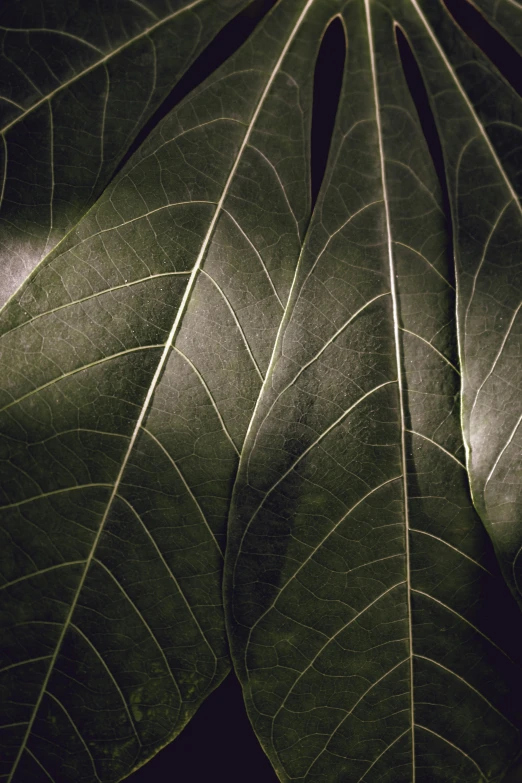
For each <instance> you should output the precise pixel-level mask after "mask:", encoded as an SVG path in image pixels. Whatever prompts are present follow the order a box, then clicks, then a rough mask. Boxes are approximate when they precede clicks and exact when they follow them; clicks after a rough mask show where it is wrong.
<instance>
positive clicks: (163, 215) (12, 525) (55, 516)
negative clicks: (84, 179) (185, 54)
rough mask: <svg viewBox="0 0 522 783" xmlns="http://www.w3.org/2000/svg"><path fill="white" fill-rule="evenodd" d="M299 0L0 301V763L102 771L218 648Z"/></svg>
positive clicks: (272, 276) (11, 775)
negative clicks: (2, 303) (228, 531)
mask: <svg viewBox="0 0 522 783" xmlns="http://www.w3.org/2000/svg"><path fill="white" fill-rule="evenodd" d="M301 12H302V8H301V3H300V2H297V1H296V2H293V3H292V2H291V3H288V2H287V3H284V4H282V6H281V9H280V10H279V11H278V13H277V14H276V15H274V16H273V17H272V18H271V19H269V21H268V22H267V26H266V27H265V28H261V29H260V31H259V32H258V34H257V36H256V37H254V38H253V39H252V41H251V42H249V43H248V44H247V46H246V47H245V48H243V49H242V50H241V52H240V53H239V54H238V55H237V56H236V57H234V58H233V59H231V60H230V61H229V62H228V63H227V64H226V65H225V67H224V68H222V69H221V70H220V71H219V72H218V73H217V74H216V75H215V77H214V78H212V79H211V80H210V81H209V82H207V83H206V84H205V85H204V86H203V87H202V88H201V89H199V90H198V91H197V92H196V93H195V94H193V95H192V96H191V98H190V99H189V100H188V101H186V102H185V103H184V104H182V105H181V106H180V108H179V109H178V110H177V111H176V112H175V113H174V114H173V115H171V116H170V117H169V118H168V119H167V120H166V121H165V122H163V123H162V124H161V125H160V127H159V128H158V130H157V132H156V133H155V134H154V135H153V137H151V138H150V140H149V141H148V143H147V144H146V145H145V146H144V147H143V149H142V150H141V152H140V154H139V155H138V156H137V158H136V159H133V161H132V164H131V165H130V166H128V167H127V169H126V170H125V171H124V172H122V175H121V176H120V177H119V178H118V179H117V181H115V183H114V185H113V186H112V187H110V188H109V190H108V191H107V192H106V193H105V194H104V196H103V197H102V199H101V200H100V201H99V203H98V204H97V205H96V206H95V207H94V208H93V209H92V210H91V211H90V213H89V215H88V216H87V217H86V218H85V219H84V220H83V221H82V222H80V223H79V225H78V226H77V227H76V228H75V229H74V230H72V231H71V232H70V233H69V234H68V236H67V238H66V239H65V240H63V241H62V243H61V244H60V246H59V247H58V248H57V249H56V250H55V251H54V252H53V253H51V254H50V256H49V257H48V258H47V259H46V261H45V262H44V263H42V264H41V265H40V266H39V267H38V269H37V270H36V272H35V273H34V274H33V275H32V277H31V279H30V280H29V281H28V283H27V284H26V285H25V286H23V287H22V288H21V289H20V291H19V292H18V293H17V294H16V295H15V296H14V297H13V298H12V299H11V300H10V302H9V303H8V305H7V306H6V307H5V308H4V312H3V317H2V333H3V336H2V358H3V363H4V364H3V370H2V372H3V377H4V380H5V383H4V384H3V387H4V388H3V402H2V424H1V426H2V431H3V433H4V439H3V449H4V451H3V459H4V467H5V473H4V476H5V478H4V482H3V487H2V491H3V503H2V506H3V508H2V520H3V522H2V528H1V536H2V542H1V546H0V552H1V555H0V558H1V572H2V581H3V585H2V588H1V589H2V593H3V595H2V599H3V600H2V603H3V631H2V640H3V644H2V655H3V661H4V663H3V667H2V674H1V677H2V691H3V699H2V705H3V714H4V719H3V721H2V724H3V729H2V748H3V749H2V754H1V765H2V766H1V772H0V774H2V775H3V777H4V778H5V779H7V780H8V781H24V783H26V782H27V781H33V780H34V781H40V780H41V779H42V775H43V774H47V775H49V776H50V777H52V778H54V779H55V780H58V781H61V780H75V781H80V780H85V781H91V780H103V781H105V780H116V779H119V778H120V777H121V776H122V775H124V774H126V773H128V772H129V771H130V770H131V769H132V768H133V767H134V766H136V765H138V764H140V763H142V762H143V761H144V760H146V758H147V757H148V756H150V755H151V754H152V753H153V752H154V751H155V750H156V749H157V748H158V747H160V746H161V745H163V744H165V742H167V741H168V740H169V739H170V738H171V737H172V736H173V735H174V734H175V733H176V732H178V731H179V730H180V728H182V727H183V725H184V724H185V723H186V722H187V720H188V719H189V717H190V715H191V714H192V713H193V712H194V710H195V709H196V708H197V706H198V704H199V703H200V702H201V700H202V699H203V698H204V696H205V695H206V694H207V693H208V692H209V690H211V689H212V688H214V687H215V686H216V685H217V683H218V682H219V681H220V680H221V679H222V678H223V676H224V674H225V673H226V672H227V670H228V660H227V644H226V638H225V632H224V622H223V611H222V608H221V563H222V554H221V551H222V547H223V542H224V533H225V522H226V518H227V513H228V505H229V495H230V491H231V487H232V483H233V479H234V475H235V471H236V464H237V457H238V452H239V451H240V449H241V447H242V443H243V439H244V435H245V432H246V429H247V427H248V424H249V421H250V417H251V413H252V410H253V407H254V405H255V402H256V399H257V396H258V392H259V389H260V387H261V383H262V380H263V377H264V373H265V371H266V367H267V365H268V361H269V358H270V354H271V351H272V346H273V341H274V336H275V332H276V330H277V326H278V324H279V321H280V319H281V314H282V312H283V308H284V303H285V302H286V299H287V297H288V291H289V288H290V285H291V281H292V278H293V274H294V267H295V263H296V261H297V257H298V252H299V247H300V236H301V233H302V231H303V229H304V227H305V224H306V222H307V220H308V217H309V214H308V213H309V203H308V202H309V198H308V186H307V170H308V164H307V162H306V161H307V136H308V132H307V131H308V125H309V121H308V120H307V121H305V122H303V117H302V108H301V105H302V104H303V103H304V104H305V105H306V104H310V102H311V93H310V91H311V86H312V76H313V66H314V60H313V58H310V57H309V52H308V51H307V50H306V49H304V48H303V47H304V46H305V45H306V42H305V41H300V42H295V45H294V30H295V29H296V16H297V17H299V15H300V14H301ZM322 18H323V20H324V12H323V17H322ZM318 38H319V30H316V34H315V39H316V40H318ZM57 747H58V748H60V749H61V750H60V752H59V753H57V751H56V748H57ZM44 771H45V772H44Z"/></svg>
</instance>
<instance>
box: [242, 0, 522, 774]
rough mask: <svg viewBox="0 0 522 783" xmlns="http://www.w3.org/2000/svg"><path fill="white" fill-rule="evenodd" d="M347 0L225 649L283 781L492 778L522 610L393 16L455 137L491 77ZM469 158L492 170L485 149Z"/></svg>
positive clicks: (417, 10) (260, 422)
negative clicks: (460, 71) (461, 367)
mask: <svg viewBox="0 0 522 783" xmlns="http://www.w3.org/2000/svg"><path fill="white" fill-rule="evenodd" d="M337 8H338V9H339V10H342V15H343V19H344V22H345V25H346V29H347V31H348V62H347V68H346V73H345V81H344V88H343V94H342V98H341V104H340V109H339V122H338V128H337V132H336V137H335V140H334V149H333V151H332V155H331V164H330V170H329V173H328V184H327V188H326V190H325V192H324V197H323V200H321V202H320V205H319V208H318V210H317V211H316V213H315V214H314V218H313V221H312V226H311V229H310V231H309V233H308V236H307V238H306V241H305V244H304V249H303V252H302V255H301V258H300V262H299V267H298V272H297V276H296V281H295V284H294V287H293V291H292V295H291V297H290V302H289V306H288V308H287V314H286V316H285V319H284V321H283V324H282V327H281V330H280V333H279V336H278V339H277V345H276V350H275V352H274V355H273V358H272V361H271V365H270V367H269V370H268V373H267V378H266V380H265V383H264V386H263V390H262V393H261V396H260V400H259V402H258V405H257V409H256V413H255V416H254V419H253V423H252V425H251V427H250V430H249V434H248V437H247V442H246V444H245V447H244V450H243V454H242V456H241V463H240V469H239V474H238V479H237V482H236V488H235V493H234V500H233V511H232V518H231V523H230V524H231V529H230V539H229V541H230V543H229V547H228V550H227V562H228V566H227V572H228V575H227V596H228V602H229V604H230V606H231V609H230V615H229V626H230V631H231V638H232V650H233V655H234V660H235V662H236V666H237V669H238V672H239V674H240V677H241V679H242V681H243V683H244V687H245V693H246V698H247V704H248V707H249V710H250V714H251V717H252V720H253V723H254V726H255V729H256V731H257V733H258V735H259V737H260V739H261V741H262V743H263V745H264V746H265V748H266V750H267V752H268V753H269V755H270V758H271V760H272V762H273V764H274V767H275V768H276V770H277V771H278V774H279V776H280V778H281V780H303V781H307V782H308V781H310V783H311V781H314V782H315V781H317V783H319V781H341V780H342V781H343V783H344V782H346V783H348V782H350V783H351V782H352V781H353V782H354V783H361V782H362V781H365V783H373V782H374V781H375V783H376V782H377V781H379V783H382V782H383V781H386V782H388V783H391V782H392V781H393V783H398V782H399V781H401V783H402V781H416V783H421V781H422V782H424V781H425V782H426V783H428V781H429V782H430V783H433V782H434V781H472V780H473V781H492V780H498V779H500V777H501V776H502V775H503V774H504V772H505V771H506V769H507V768H508V767H509V765H510V761H511V759H512V758H513V757H514V756H515V755H516V754H517V752H518V751H519V747H520V746H519V733H518V728H519V725H520V717H521V716H520V695H519V694H520V691H519V690H518V696H517V697H515V698H514V696H513V694H514V689H515V690H516V689H517V688H519V687H520V685H519V684H518V685H517V684H516V683H517V682H518V683H519V675H518V673H517V671H516V670H515V667H514V665H513V663H512V661H511V660H510V657H509V656H510V654H516V652H513V651H509V640H508V639H507V638H506V633H505V628H504V627H503V626H504V624H505V623H506V622H508V623H516V622H519V617H518V616H517V615H514V616H512V617H511V619H508V618H509V617H510V615H509V614H503V613H500V612H499V607H500V606H501V607H503V608H506V607H509V610H508V612H509V611H512V610H513V608H512V606H511V603H510V600H509V597H508V596H507V595H505V594H504V593H503V592H502V590H501V589H500V587H499V580H498V576H497V571H496V568H495V565H494V561H493V560H492V557H491V552H490V548H489V546H488V541H487V536H486V534H485V531H484V530H483V528H482V526H481V523H480V520H479V517H478V515H477V513H476V511H475V510H474V508H473V505H472V502H471V498H470V494H469V489H468V482H467V474H466V466H465V462H464V460H465V454H464V448H463V442H462V435H461V429H460V416H459V404H458V402H459V386H460V382H459V377H458V364H459V358H458V351H457V340H456V330H455V325H454V308H455V299H454V296H455V294H454V287H453V284H452V277H453V275H452V263H451V262H452V259H451V254H450V247H451V246H450V239H451V231H450V229H449V227H448V226H447V224H446V219H445V215H444V211H443V199H442V196H441V192H440V186H439V182H438V179H437V177H436V175H435V171H434V168H433V165H432V164H431V159H430V155H429V152H428V149H427V147H426V143H425V140H424V136H423V134H422V131H421V128H420V125H419V121H418V118H417V116H416V111H415V108H414V106H413V104H412V101H411V98H410V96H409V93H408V88H407V85H406V81H405V78H404V75H403V73H402V68H401V62H400V58H399V53H398V50H397V44H396V38H395V29H394V27H395V25H397V24H398V25H400V26H401V27H402V28H403V30H404V33H405V34H406V36H407V37H408V38H409V40H410V41H411V44H412V46H413V50H414V53H415V54H416V55H417V56H418V57H419V59H420V60H421V61H422V64H423V67H424V70H425V71H426V72H427V73H428V76H429V85H430V87H431V89H432V91H433V94H434V95H435V96H437V98H438V99H439V103H438V104H437V108H438V110H439V113H440V114H442V113H443V112H444V113H445V118H446V120H447V124H448V126H450V124H451V123H453V124H452V125H451V130H452V131H453V132H454V133H455V135H458V134H459V131H460V126H459V127H457V128H456V127H455V126H456V123H457V121H458V120H459V119H460V113H461V112H462V111H464V110H467V111H468V112H470V113H471V114H472V116H473V117H474V116H475V115H474V112H475V109H473V108H472V105H473V102H474V101H478V100H479V99H480V97H481V96H482V92H481V93H480V94H477V92H473V90H472V89H471V87H472V84H468V83H466V85H465V87H461V86H460V82H458V86H457V82H456V77H455V72H454V70H453V68H452V67H451V66H450V63H449V60H448V59H447V56H446V55H445V53H444V51H445V50H444V47H447V49H448V50H451V51H452V53H453V55H454V56H455V58H457V60H459V58H461V59H462V60H463V61H464V62H465V61H466V58H467V57H468V56H469V55H468V52H469V49H470V46H469V45H468V44H467V43H466V40H465V38H464V36H463V35H462V33H461V32H460V31H458V29H457V28H456V27H455V26H454V24H453V22H452V21H451V19H450V17H449V15H448V14H447V13H446V11H445V10H444V7H443V6H442V4H440V3H438V2H434V1H433V0H429V2H426V3H422V4H420V3H418V2H417V0H389V1H388V2H386V3H377V2H371V0H365V2H352V3H346V4H341V3H340V4H337ZM428 14H429V16H428ZM435 23H436V25H437V26H436V28H435V30H434V28H433V27H432V24H435ZM438 36H439V37H440V39H442V40H443V42H444V45H443V44H442V43H441V42H440V40H439V37H438ZM463 67H465V66H463ZM480 67H481V68H482V70H484V76H483V79H484V78H486V77H487V78H488V79H490V80H491V83H492V84H494V85H496V86H497V87H498V89H499V90H502V89H505V85H504V84H503V83H502V82H501V81H500V80H499V78H498V76H497V75H495V74H494V73H493V72H492V70H491V68H490V67H489V66H488V65H487V64H486V63H483V62H482V61H481V63H480ZM450 89H453V92H456V90H458V95H457V98H458V101H457V98H454V97H453V94H452V93H451V92H450ZM466 89H469V90H470V94H469V95H468V93H467V92H466ZM487 94H488V95H491V94H493V95H495V100H496V93H494V92H493V89H490V90H489V91H488V93H487ZM492 104H493V99H492ZM495 105H496V103H495ZM476 111H478V109H477V110H476ZM477 132H478V131H477ZM446 141H447V144H448V146H451V148H452V155H453V156H454V158H456V157H457V155H458V153H459V151H460V149H461V147H459V145H458V144H457V141H456V140H455V139H453V140H451V141H448V140H447V139H446ZM458 141H459V142H461V141H462V139H461V137H460V136H459V137H458ZM508 149H509V150H511V149H512V146H509V147H508V144H507V143H506V144H505V147H504V150H505V153H506V155H507V154H508ZM471 166H473V167H474V169H473V170H474V172H475V180H474V181H475V183H477V184H478V183H479V182H482V181H483V172H482V170H479V171H477V169H476V167H477V155H476V151H475V155H474V157H473V156H471V157H470V172H471ZM468 197H469V193H464V194H459V201H458V203H459V204H460V203H461V200H463V201H466V200H467V198H468ZM479 197H480V200H479ZM479 197H477V198H475V199H474V201H473V207H474V213H475V221H476V222H479V223H480V220H481V218H480V216H481V215H482V214H483V213H482V206H483V205H482V193H480V196H479ZM487 206H488V203H487V202H486V208H487ZM467 208H468V209H469V210H470V211H471V207H467ZM457 241H458V242H459V252H460V253H462V252H463V251H462V249H461V248H460V245H461V243H462V241H463V240H462V236H461V235H458V236H457ZM474 350H475V351H476V353H477V354H479V353H480V351H481V347H480V342H479V341H477V343H475V344H474ZM482 350H483V349H482ZM499 614H500V617H499Z"/></svg>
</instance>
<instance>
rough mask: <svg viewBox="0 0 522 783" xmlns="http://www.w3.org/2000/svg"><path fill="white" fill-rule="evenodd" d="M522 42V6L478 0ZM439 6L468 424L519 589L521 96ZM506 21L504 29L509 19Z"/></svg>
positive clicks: (481, 493)
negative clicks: (456, 30) (451, 24)
mask: <svg viewBox="0 0 522 783" xmlns="http://www.w3.org/2000/svg"><path fill="white" fill-rule="evenodd" d="M477 5H479V6H480V8H481V9H482V10H483V11H484V12H489V14H486V16H488V15H489V16H490V21H491V22H492V23H494V24H496V25H497V27H499V29H500V30H501V31H502V32H503V33H505V34H506V35H507V37H508V38H510V39H511V40H512V42H513V43H514V45H516V46H519V48H520V44H521V43H522V37H521V36H522V12H521V8H520V6H519V5H518V4H516V3H514V4H511V13H510V16H509V17H508V15H507V8H506V3H500V4H497V3H492V2H485V1H483V2H481V3H477ZM427 13H429V14H431V15H432V16H433V21H432V24H433V31H434V32H433V35H440V37H441V39H442V40H443V41H447V42H448V43H446V45H445V48H444V49H443V48H441V49H440V52H441V61H443V62H444V67H443V69H440V71H439V72H436V71H435V69H433V68H430V67H428V65H427V63H426V66H425V78H426V80H427V83H428V85H429V88H430V89H431V92H432V95H433V96H434V101H435V110H436V113H437V118H438V122H439V127H440V132H441V139H442V143H443V146H444V154H445V160H446V166H447V172H448V184H449V193H450V199H451V201H452V208H453V226H454V236H455V249H456V276H457V285H458V299H457V316H458V331H459V343H460V352H461V360H462V425H463V432H464V437H465V440H466V445H467V463H468V469H469V474H470V480H471V488H472V492H473V499H474V502H475V505H476V507H477V509H478V510H479V512H480V514H481V516H482V519H483V521H484V523H485V525H486V528H487V529H488V532H489V533H490V535H491V538H492V540H493V543H494V545H495V549H496V551H497V554H498V556H499V559H500V562H501V565H502V566H503V570H504V573H505V576H506V579H507V581H508V582H509V584H510V585H511V587H512V589H513V590H514V592H515V594H518V598H519V600H520V599H522V594H521V588H522V581H521V577H522V570H521V569H522V559H521V557H520V553H521V547H522V525H521V522H520V520H521V512H522V460H521V458H520V446H521V443H522V441H521V437H522V430H521V429H520V423H521V421H522V397H521V394H520V390H521V388H522V365H521V363H520V356H521V353H522V332H521V324H522V318H521V317H520V309H521V294H522V277H521V274H520V253H521V250H522V204H521V202H520V189H521V186H522V180H521V176H520V156H519V155H518V154H517V151H518V150H519V149H520V143H521V139H522V102H521V100H520V97H519V96H518V95H517V94H516V93H515V92H514V90H513V89H512V88H511V87H510V86H509V85H508V84H507V83H506V82H505V81H504V80H502V79H501V78H500V77H499V76H498V74H497V73H496V72H495V71H494V70H493V69H492V68H491V66H490V65H489V63H488V61H487V60H486V58H485V57H484V56H483V55H482V54H481V53H480V52H479V51H478V50H477V49H476V48H475V47H472V46H471V45H470V44H469V42H467V41H466V40H465V39H464V38H463V37H462V36H459V37H458V38H457V37H456V36H455V35H453V36H452V35H451V31H449V30H448V31H446V28H447V27H448V22H447V21H446V20H445V19H444V17H438V16H437V15H436V14H433V11H432V9H431V8H430V9H429V10H428V11H427ZM509 20H510V21H511V24H510V25H509V31H508V29H507V26H508V21H509Z"/></svg>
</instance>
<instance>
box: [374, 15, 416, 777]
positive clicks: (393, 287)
mask: <svg viewBox="0 0 522 783" xmlns="http://www.w3.org/2000/svg"><path fill="white" fill-rule="evenodd" d="M364 5H365V10H366V23H367V26H368V44H369V48H370V63H371V70H372V81H373V93H374V104H375V119H376V124H377V135H378V139H379V157H380V163H381V180H382V192H383V200H384V211H385V215H386V236H387V245H388V261H389V275H390V287H391V294H392V309H393V333H394V342H395V360H396V364H397V385H398V389H399V409H400V427H401V462H402V485H403V496H404V521H405V555H406V586H407V598H408V630H409V647H410V649H409V653H410V654H409V660H410V713H411V746H412V783H415V718H414V706H415V705H414V699H413V634H412V619H411V574H410V523H409V509H408V484H407V473H406V424H405V421H404V387H403V379H402V372H401V349H400V333H399V305H398V293H397V284H396V273H395V264H394V260H393V246H392V234H391V223H390V207H389V201H388V191H387V186H386V168H385V163H384V149H383V142H382V127H381V108H380V103H379V91H378V87H377V69H376V65H375V51H374V47H373V35H372V21H371V12H370V0H364Z"/></svg>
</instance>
